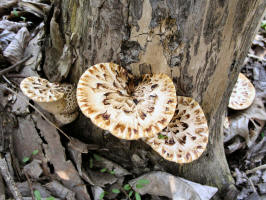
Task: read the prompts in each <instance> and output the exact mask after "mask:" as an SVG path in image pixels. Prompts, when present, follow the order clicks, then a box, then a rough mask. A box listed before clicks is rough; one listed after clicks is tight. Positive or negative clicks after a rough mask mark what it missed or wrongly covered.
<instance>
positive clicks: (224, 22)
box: [44, 0, 265, 199]
mask: <svg viewBox="0 0 266 200" xmlns="http://www.w3.org/2000/svg"><path fill="white" fill-rule="evenodd" d="M264 9H265V1H264V0H253V1H250V0H235V1H230V0H203V1H194V0H190V1H187V0H164V1H162V0H149V1H148V0H121V1H119V0H90V1H89V0H79V1H78V0H61V1H59V0H58V1H56V0H55V2H54V13H53V16H52V18H51V22H50V26H49V27H47V30H48V31H49V32H50V35H49V37H48V38H47V40H46V48H45V60H44V71H45V74H46V76H47V77H48V78H49V79H50V80H51V81H61V80H63V79H65V78H66V77H67V78H69V80H70V81H71V82H74V83H77V82H78V79H79V77H80V75H81V74H82V73H83V72H84V71H85V69H86V68H87V67H88V66H90V65H93V64H96V63H100V62H110V61H112V62H115V63H118V64H121V65H122V66H123V67H125V68H127V69H128V70H129V71H131V72H132V73H133V74H134V75H136V76H138V75H140V74H143V73H147V72H154V73H156V72H163V73H166V74H168V75H169V76H170V77H172V79H173V81H174V83H175V85H176V89H177V94H178V95H180V96H189V97H193V98H195V99H196V100H197V101H198V102H199V103H200V105H201V106H202V108H203V110H204V112H205V115H206V117H207V119H208V125H209V131H210V136H209V143H208V147H207V150H206V151H205V153H204V154H203V155H202V156H201V157H200V158H199V159H198V160H197V161H194V162H192V163H191V164H185V165H178V164H176V163H171V162H168V161H166V160H163V159H162V158H161V157H160V156H159V155H157V154H156V153H155V152H153V151H152V150H151V149H150V148H149V147H148V146H147V145H145V144H144V143H143V142H141V141H132V142H128V141H122V140H119V139H117V138H115V137H113V136H111V135H110V134H106V133H104V132H103V131H101V130H100V129H98V128H97V127H95V126H94V125H92V124H91V123H90V122H89V119H86V118H85V117H84V116H82V115H80V117H79V119H78V120H77V122H76V123H74V125H72V126H69V127H68V128H69V129H68V132H69V133H70V134H73V135H78V136H80V137H83V139H86V141H87V142H94V143H97V144H101V145H102V146H104V147H105V148H108V149H109V150H110V151H109V152H107V153H105V154H104V155H105V156H106V157H108V158H109V159H112V160H114V161H115V162H117V163H119V164H121V165H123V166H124V167H127V168H130V169H132V170H134V171H135V172H136V173H137V174H141V173H144V172H145V171H147V170H148V169H147V166H149V168H151V170H156V169H157V170H158V169H161V170H166V171H168V172H171V173H173V174H175V175H178V176H182V177H185V178H187V179H189V180H192V181H196V182H199V183H202V184H208V185H213V186H216V187H218V188H219V194H222V196H225V194H228V195H229V194H231V196H230V195H229V196H228V197H227V198H226V199H233V198H234V197H233V196H234V195H235V192H236V189H235V187H234V185H233V183H234V180H233V178H232V176H231V174H230V171H229V168H228V165H227V162H226V158H225V154H224V148H223V131H222V124H223V118H224V115H225V111H226V109H227V104H228V99H229V95H230V93H231V91H232V88H233V85H234V83H235V82H236V79H237V76H238V73H239V71H240V66H241V64H242V62H243V60H244V58H245V55H246V54H247V51H248V49H249V48H250V45H251V41H252V38H253V36H254V33H255V31H256V27H258V26H257V25H258V24H259V22H260V19H261V17H262V15H263V12H264ZM136 159H141V160H142V161H143V162H137V161H136ZM217 198H218V197H217Z"/></svg>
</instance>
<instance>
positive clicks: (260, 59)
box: [248, 54, 266, 62]
mask: <svg viewBox="0 0 266 200" xmlns="http://www.w3.org/2000/svg"><path fill="white" fill-rule="evenodd" d="M248 57H250V58H254V59H257V60H259V61H263V62H266V59H264V58H261V57H259V56H255V55H252V54H248Z"/></svg>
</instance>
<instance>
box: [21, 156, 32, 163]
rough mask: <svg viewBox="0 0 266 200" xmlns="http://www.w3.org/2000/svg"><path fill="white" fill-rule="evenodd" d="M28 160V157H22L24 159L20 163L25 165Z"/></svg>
mask: <svg viewBox="0 0 266 200" xmlns="http://www.w3.org/2000/svg"><path fill="white" fill-rule="evenodd" d="M29 160H30V158H29V157H24V158H23V159H22V162H24V163H26V162H28V161H29Z"/></svg>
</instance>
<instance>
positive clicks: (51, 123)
mask: <svg viewBox="0 0 266 200" xmlns="http://www.w3.org/2000/svg"><path fill="white" fill-rule="evenodd" d="M0 86H1V87H2V88H4V89H6V90H8V91H10V92H12V93H13V94H15V95H17V96H19V97H20V98H21V99H22V100H23V101H24V102H25V103H27V104H28V105H29V106H31V107H32V108H33V109H34V110H36V112H38V113H39V114H40V115H41V116H42V117H43V118H44V119H45V120H46V121H47V122H48V123H49V124H50V125H52V126H53V127H55V128H56V129H57V130H58V131H59V132H60V133H62V134H63V135H64V136H65V137H66V138H67V139H68V140H69V141H71V138H70V137H69V136H68V135H67V134H66V133H65V132H64V131H63V130H62V129H60V128H59V127H58V126H56V125H55V124H54V123H53V122H51V121H50V120H49V119H48V118H47V117H46V116H45V115H44V114H43V113H42V112H41V111H40V110H39V109H38V108H36V107H35V106H34V105H32V104H31V103H30V102H28V101H27V99H26V98H25V97H24V96H22V95H20V94H18V93H17V92H15V91H14V90H12V89H10V88H8V87H6V86H5V85H0Z"/></svg>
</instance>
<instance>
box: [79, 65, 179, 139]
mask: <svg viewBox="0 0 266 200" xmlns="http://www.w3.org/2000/svg"><path fill="white" fill-rule="evenodd" d="M77 100H78V104H79V107H80V109H81V111H82V112H83V114H84V115H85V116H87V117H89V118H90V119H91V120H92V122H93V123H94V124H96V125H97V126H99V127H100V128H102V129H105V130H108V131H110V132H111V133H112V134H113V135H115V136H116V137H118V138H121V139H127V140H133V139H139V138H141V137H150V136H153V135H155V134H156V133H158V132H159V131H161V130H162V129H163V128H165V127H166V126H167V124H168V123H169V122H170V120H171V118H172V116H173V115H174V111H175V106H176V91H175V86H174V84H173V82H172V80H171V79H170V78H169V77H168V76H167V75H165V74H146V75H144V76H143V77H142V79H141V80H140V81H136V80H134V79H133V76H132V75H131V74H130V73H128V72H127V71H126V70H125V69H124V68H122V67H121V66H119V65H116V64H113V63H100V64H96V65H94V66H92V67H90V68H89V69H87V70H86V71H85V72H84V73H83V75H82V76H81V78H80V80H79V83H78V86H77Z"/></svg>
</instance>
